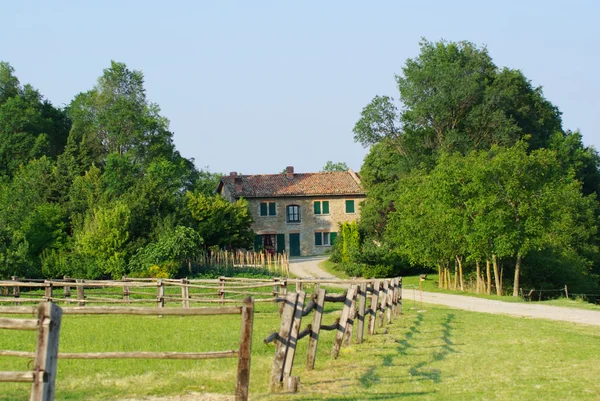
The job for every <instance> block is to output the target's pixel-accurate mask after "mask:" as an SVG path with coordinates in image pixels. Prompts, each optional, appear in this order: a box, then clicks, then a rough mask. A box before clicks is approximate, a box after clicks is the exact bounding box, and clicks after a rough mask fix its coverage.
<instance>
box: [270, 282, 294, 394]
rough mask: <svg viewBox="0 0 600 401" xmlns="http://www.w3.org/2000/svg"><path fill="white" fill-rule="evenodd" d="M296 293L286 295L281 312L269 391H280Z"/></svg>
mask: <svg viewBox="0 0 600 401" xmlns="http://www.w3.org/2000/svg"><path fill="white" fill-rule="evenodd" d="M297 299H298V294H297V293H295V292H291V293H289V294H287V295H286V297H285V301H284V303H283V311H282V313H281V325H280V327H279V338H278V340H277V343H276V346H275V357H274V358H273V367H272V369H271V380H270V383H269V391H270V392H278V391H281V387H282V385H281V381H282V379H283V364H284V362H285V354H286V351H287V346H288V340H289V335H290V330H291V329H292V320H293V318H294V312H295V310H296V300H297Z"/></svg>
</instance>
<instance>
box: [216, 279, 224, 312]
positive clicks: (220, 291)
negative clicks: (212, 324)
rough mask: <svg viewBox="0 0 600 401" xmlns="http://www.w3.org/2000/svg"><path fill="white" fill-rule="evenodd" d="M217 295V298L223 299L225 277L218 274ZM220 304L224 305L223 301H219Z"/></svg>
mask: <svg viewBox="0 0 600 401" xmlns="http://www.w3.org/2000/svg"><path fill="white" fill-rule="evenodd" d="M217 294H218V295H219V299H220V300H223V299H225V277H223V276H220V277H219V290H218V293H217ZM219 303H220V304H221V305H224V304H225V302H219Z"/></svg>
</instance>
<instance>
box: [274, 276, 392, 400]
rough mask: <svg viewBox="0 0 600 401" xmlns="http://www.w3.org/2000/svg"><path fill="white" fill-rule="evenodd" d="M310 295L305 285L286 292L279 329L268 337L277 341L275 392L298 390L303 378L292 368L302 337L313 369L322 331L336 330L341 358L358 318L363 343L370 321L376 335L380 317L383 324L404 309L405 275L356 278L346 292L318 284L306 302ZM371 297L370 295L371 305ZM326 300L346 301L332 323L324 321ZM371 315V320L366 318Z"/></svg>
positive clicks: (334, 349) (334, 352) (335, 351)
mask: <svg viewBox="0 0 600 401" xmlns="http://www.w3.org/2000/svg"><path fill="white" fill-rule="evenodd" d="M323 281H325V280H322V281H320V282H318V283H317V284H321V283H323ZM302 282H313V281H311V280H306V281H305V280H302V281H301V282H300V283H302ZM337 283H339V282H337ZM306 295H307V294H306V292H304V291H303V290H302V285H298V291H297V292H290V293H288V294H286V296H285V300H284V302H283V309H282V313H281V325H280V328H279V331H278V332H274V333H272V334H270V335H269V336H268V337H267V338H265V343H270V342H273V341H275V343H276V347H275V357H274V360H273V366H272V371H271V379H270V383H269V391H271V392H279V391H281V390H284V391H289V392H296V391H297V389H298V384H299V381H300V379H299V377H297V376H292V368H293V365H294V357H295V354H296V350H297V345H298V341H300V340H301V339H303V338H305V337H308V346H307V355H306V369H307V370H312V369H314V366H315V360H316V355H317V346H318V342H319V335H320V332H321V331H324V330H335V331H336V333H335V339H334V342H333V346H332V350H331V356H332V357H333V358H337V357H338V356H339V353H340V348H341V347H342V344H344V345H349V344H350V341H351V338H352V332H353V326H354V321H355V320H356V321H357V324H356V341H357V343H359V344H360V343H361V342H362V341H363V338H364V331H365V323H367V324H368V329H367V332H368V334H371V335H372V334H375V326H376V325H377V321H378V326H379V327H383V325H384V320H385V321H387V324H390V323H391V322H392V318H393V317H395V316H397V315H398V314H401V313H402V278H394V279H385V280H364V281H360V282H356V281H354V283H353V284H351V285H350V286H349V287H348V289H347V290H346V291H345V292H344V293H343V294H327V292H326V290H325V289H322V288H320V287H319V286H316V287H315V291H314V293H313V294H312V295H311V296H310V300H309V301H308V303H306V298H307V296H306ZM367 298H368V299H369V307H368V308H367ZM326 302H333V303H336V302H341V303H343V308H342V312H341V316H340V317H339V318H338V319H336V320H335V322H333V323H332V324H329V325H323V324H322V319H323V312H324V308H325V303H326ZM311 312H314V313H313V317H312V321H311V323H310V324H308V325H306V327H305V328H304V329H303V330H300V329H301V324H302V318H303V317H305V316H308V315H309V314H310V313H311ZM367 316H368V322H367V321H366V317H367Z"/></svg>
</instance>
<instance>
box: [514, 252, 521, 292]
mask: <svg viewBox="0 0 600 401" xmlns="http://www.w3.org/2000/svg"><path fill="white" fill-rule="evenodd" d="M520 277H521V254H520V253H518V254H517V263H516V264H515V282H514V285H513V297H518V296H519V285H520V283H519V279H520Z"/></svg>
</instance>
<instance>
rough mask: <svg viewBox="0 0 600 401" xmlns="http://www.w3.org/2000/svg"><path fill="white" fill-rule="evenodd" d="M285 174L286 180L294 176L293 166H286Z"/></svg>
mask: <svg viewBox="0 0 600 401" xmlns="http://www.w3.org/2000/svg"><path fill="white" fill-rule="evenodd" d="M285 176H286V177H287V178H288V180H291V179H292V178H294V166H287V167H286V168H285Z"/></svg>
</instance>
